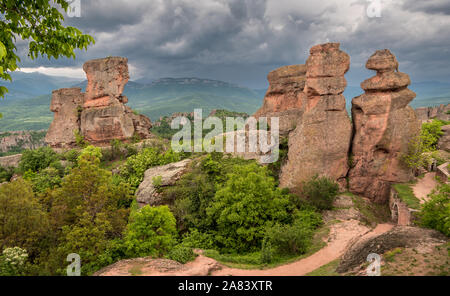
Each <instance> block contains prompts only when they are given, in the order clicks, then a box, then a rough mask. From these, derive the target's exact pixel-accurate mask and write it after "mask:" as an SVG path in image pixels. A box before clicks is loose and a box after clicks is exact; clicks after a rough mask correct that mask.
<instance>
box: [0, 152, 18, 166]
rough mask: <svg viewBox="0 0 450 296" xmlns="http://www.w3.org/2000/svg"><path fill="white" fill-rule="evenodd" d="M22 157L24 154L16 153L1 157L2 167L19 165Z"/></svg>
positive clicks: (0, 163)
mask: <svg viewBox="0 0 450 296" xmlns="http://www.w3.org/2000/svg"><path fill="white" fill-rule="evenodd" d="M21 159H22V154H16V155H11V156H3V157H0V166H2V167H5V168H6V167H14V168H16V167H18V166H19V163H20V160H21Z"/></svg>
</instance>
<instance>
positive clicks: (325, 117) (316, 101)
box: [280, 43, 352, 190]
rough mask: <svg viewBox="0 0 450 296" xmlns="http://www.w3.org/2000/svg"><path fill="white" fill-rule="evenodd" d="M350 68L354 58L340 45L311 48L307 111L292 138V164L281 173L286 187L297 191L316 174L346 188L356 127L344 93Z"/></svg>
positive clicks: (307, 77) (287, 165)
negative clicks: (342, 49)
mask: <svg viewBox="0 0 450 296" xmlns="http://www.w3.org/2000/svg"><path fill="white" fill-rule="evenodd" d="M349 66H350V57H349V56H348V55H347V54H346V53H345V52H343V51H341V50H340V49H339V43H327V44H321V45H316V46H314V47H312V48H311V50H310V56H309V58H308V60H307V61H306V85H305V89H304V95H305V96H306V105H305V112H304V114H303V116H302V117H301V118H300V119H299V120H298V121H297V123H296V129H295V130H294V131H293V132H291V134H290V135H289V152H288V161H287V162H286V164H285V165H284V166H283V167H282V169H281V174H280V185H281V186H282V187H288V188H290V189H293V190H297V189H299V187H300V186H301V183H302V182H303V181H307V180H309V179H310V178H311V177H313V176H314V175H316V174H317V175H324V176H328V177H329V178H331V179H333V180H337V181H338V182H339V183H340V185H341V187H345V177H346V175H347V171H348V164H347V163H348V151H349V147H350V141H351V134H352V128H351V124H350V119H349V117H348V114H347V111H346V110H345V98H344V96H343V95H342V93H343V92H344V89H345V87H346V84H347V82H346V80H345V77H344V74H345V73H346V72H347V71H348V69H349Z"/></svg>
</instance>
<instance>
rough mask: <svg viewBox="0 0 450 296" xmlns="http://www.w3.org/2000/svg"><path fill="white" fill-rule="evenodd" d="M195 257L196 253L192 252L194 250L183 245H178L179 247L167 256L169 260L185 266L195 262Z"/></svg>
mask: <svg viewBox="0 0 450 296" xmlns="http://www.w3.org/2000/svg"><path fill="white" fill-rule="evenodd" d="M195 257H196V256H195V254H194V252H193V251H192V248H189V247H185V246H182V245H178V246H176V247H174V248H173V249H172V250H170V252H169V253H168V254H167V258H168V259H170V260H174V261H177V262H180V263H182V264H185V263H187V262H189V261H192V260H194V259H195Z"/></svg>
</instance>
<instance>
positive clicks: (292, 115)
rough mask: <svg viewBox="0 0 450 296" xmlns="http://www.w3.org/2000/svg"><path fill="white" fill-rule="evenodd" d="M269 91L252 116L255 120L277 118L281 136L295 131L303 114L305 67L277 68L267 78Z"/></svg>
mask: <svg viewBox="0 0 450 296" xmlns="http://www.w3.org/2000/svg"><path fill="white" fill-rule="evenodd" d="M267 80H268V81H269V89H268V90H267V92H266V95H265V97H264V102H263V106H262V107H261V108H260V109H259V110H258V111H256V113H255V114H254V117H255V118H259V117H267V119H268V121H269V124H270V117H279V130H280V134H281V135H287V134H288V133H289V132H290V131H292V130H293V129H295V127H296V124H297V121H298V119H299V118H300V117H301V115H302V114H303V112H304V109H305V103H306V95H305V94H304V92H303V89H304V88H305V82H306V66H305V65H291V66H284V67H281V68H278V69H276V70H274V71H272V72H270V73H269V75H268V76H267Z"/></svg>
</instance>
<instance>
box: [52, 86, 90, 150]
mask: <svg viewBox="0 0 450 296" xmlns="http://www.w3.org/2000/svg"><path fill="white" fill-rule="evenodd" d="M83 97H84V94H83V93H82V92H81V88H62V89H58V90H54V91H53V92H52V102H51V104H50V110H51V111H52V112H54V113H55V114H54V119H53V121H52V123H51V124H50V127H49V129H48V132H47V135H46V136H45V142H46V143H47V144H48V145H49V146H51V147H54V148H66V147H72V146H74V145H75V143H76V140H75V132H77V131H78V132H79V131H80V116H81V108H82V105H83Z"/></svg>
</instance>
